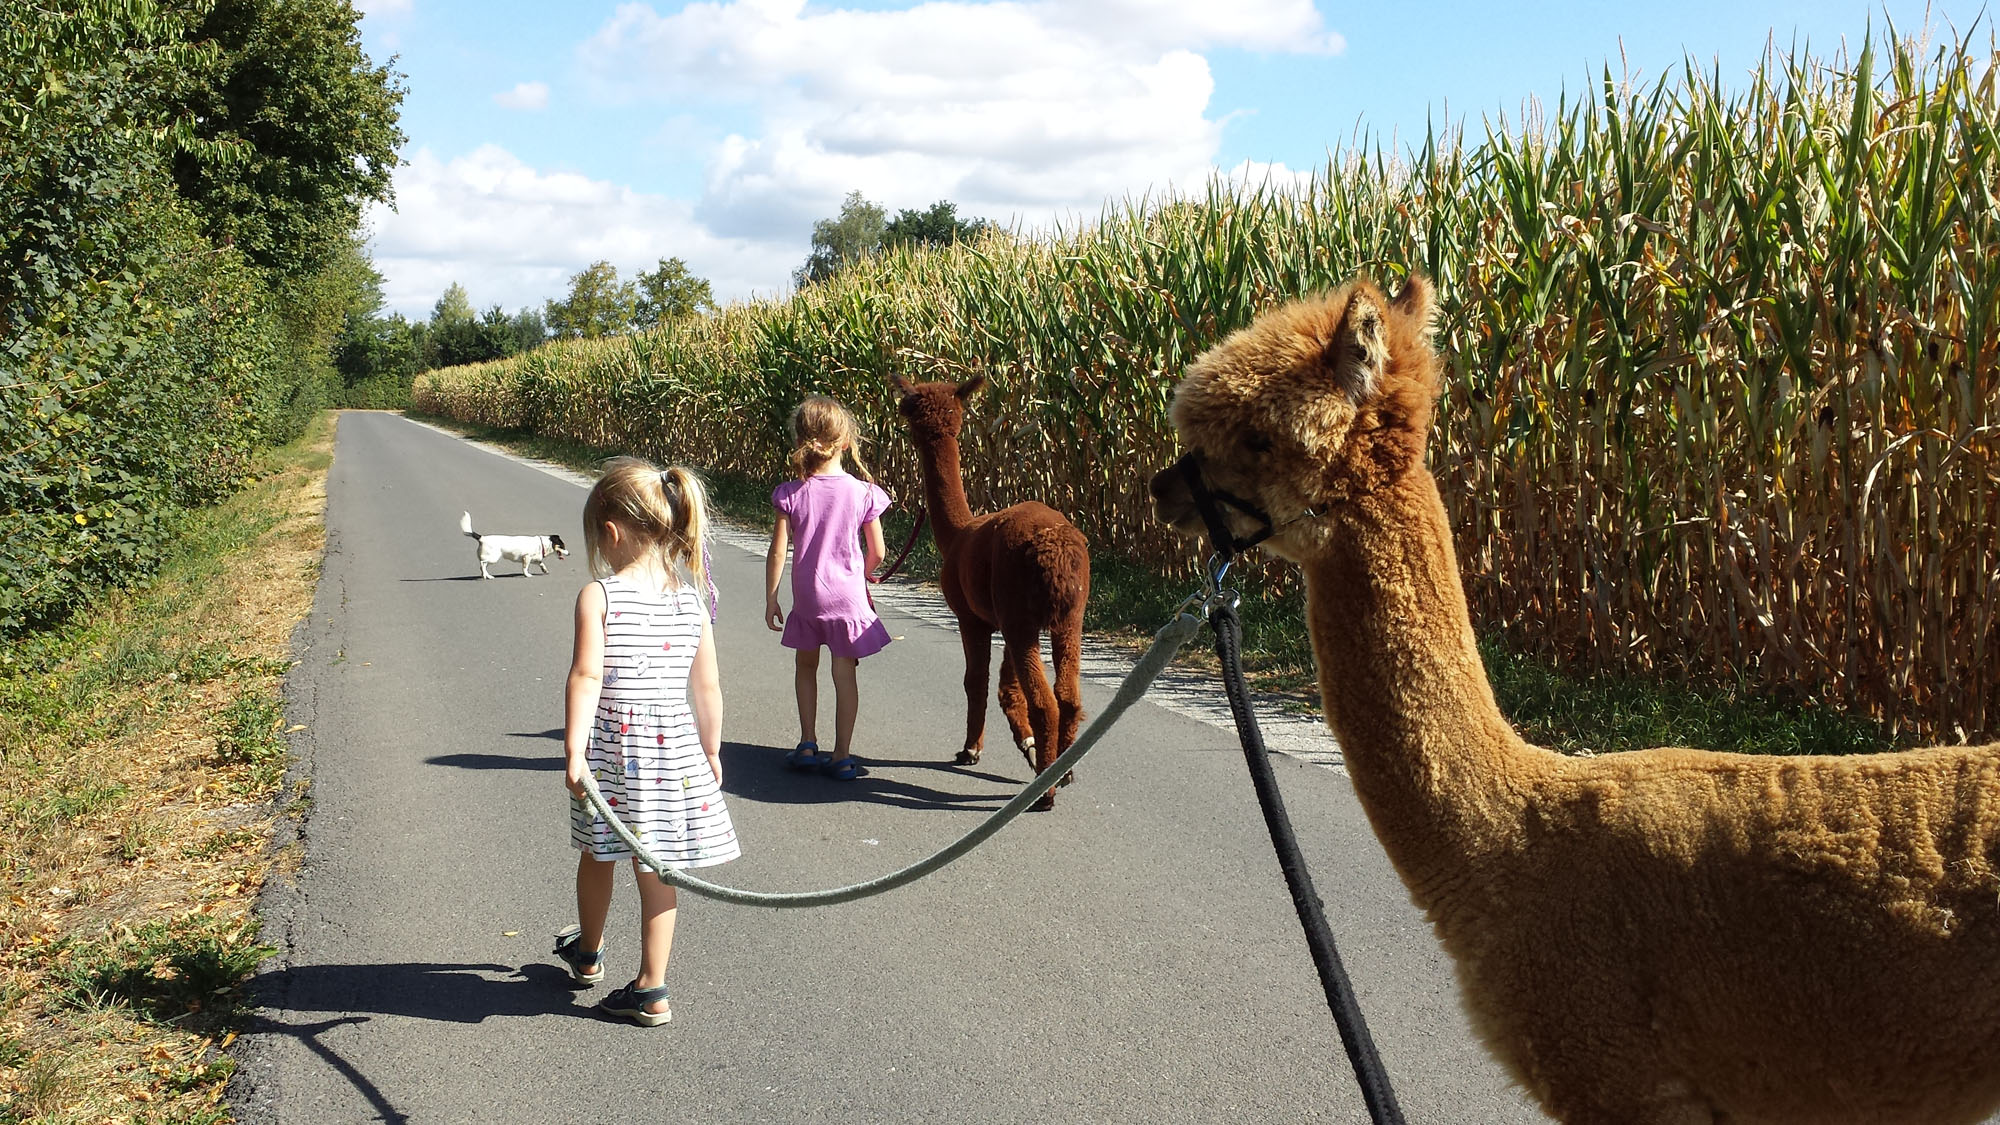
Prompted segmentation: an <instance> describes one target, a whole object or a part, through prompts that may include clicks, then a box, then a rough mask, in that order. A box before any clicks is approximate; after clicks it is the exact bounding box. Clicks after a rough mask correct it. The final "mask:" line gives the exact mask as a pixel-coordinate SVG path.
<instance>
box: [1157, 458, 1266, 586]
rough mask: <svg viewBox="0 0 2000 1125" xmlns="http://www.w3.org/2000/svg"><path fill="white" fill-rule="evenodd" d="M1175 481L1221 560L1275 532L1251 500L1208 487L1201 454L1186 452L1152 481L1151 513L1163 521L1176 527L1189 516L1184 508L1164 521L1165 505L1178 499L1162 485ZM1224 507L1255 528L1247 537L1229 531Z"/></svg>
mask: <svg viewBox="0 0 2000 1125" xmlns="http://www.w3.org/2000/svg"><path fill="white" fill-rule="evenodd" d="M1175 481H1178V483H1179V484H1180V485H1181V486H1182V487H1183V488H1185V489H1186V492H1187V497H1186V500H1185V503H1186V505H1187V506H1188V507H1189V508H1192V509H1193V513H1194V514H1196V515H1199V516H1200V517H1201V522H1202V526H1203V527H1205V528H1207V529H1208V540H1209V545H1210V546H1211V547H1212V548H1213V549H1214V551H1215V554H1216V555H1217V556H1218V557H1219V558H1222V559H1224V560H1228V559H1231V558H1234V557H1236V556H1237V555H1240V554H1242V553H1243V552H1245V551H1248V550H1249V549H1250V548H1252V547H1255V546H1256V545H1257V544H1259V543H1262V542H1263V541H1264V540H1266V539H1269V538H1270V537H1271V533H1272V532H1274V531H1276V530H1277V525H1275V524H1274V523H1272V522H1271V517H1270V515H1269V514H1267V513H1266V512H1265V511H1264V509H1262V508H1260V507H1258V506H1257V505H1256V504H1255V503H1253V502H1252V501H1249V500H1245V499H1244V498H1243V497H1241V496H1238V495H1236V494H1235V493H1233V492H1229V491H1226V490H1224V489H1220V488H1211V487H1209V484H1208V480H1207V478H1205V477H1204V476H1203V475H1202V471H1201V454H1200V453H1198V452H1189V453H1188V454H1187V455H1186V456H1184V457H1182V458H1181V459H1180V460H1178V461H1176V462H1174V463H1173V464H1172V465H1170V466H1168V467H1167V468H1165V469H1163V470H1161V471H1160V473H1159V475H1157V476H1155V477H1154V478H1153V485H1152V492H1153V506H1154V510H1155V511H1156V512H1157V513H1159V515H1160V517H1161V518H1162V519H1166V520H1167V522H1168V523H1171V524H1173V525H1174V526H1176V527H1178V526H1181V525H1182V524H1183V523H1185V522H1186V520H1187V516H1188V514H1189V513H1188V512H1187V511H1186V510H1185V509H1184V510H1182V511H1180V512H1179V513H1178V518H1168V509H1167V504H1168V503H1169V501H1170V499H1171V500H1178V499H1180V498H1178V497H1169V496H1168V495H1167V493H1166V492H1165V490H1164V489H1163V487H1162V486H1163V485H1170V484H1171V483H1173V482H1175ZM1225 507H1229V508H1234V509H1236V510H1237V511H1238V512H1240V513H1242V514H1243V515H1244V516H1246V517H1248V518H1250V519H1252V520H1255V521H1256V523H1257V525H1258V526H1257V529H1256V530H1255V531H1252V532H1251V533H1250V535H1249V536H1248V537H1247V538H1246V537H1244V536H1240V535H1237V534H1236V533H1235V532H1234V531H1231V530H1230V528H1229V514H1228V512H1226V511H1224V508H1225Z"/></svg>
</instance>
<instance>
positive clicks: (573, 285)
mask: <svg viewBox="0 0 2000 1125" xmlns="http://www.w3.org/2000/svg"><path fill="white" fill-rule="evenodd" d="M638 303H639V292H638V289H637V287H636V286H634V285H633V284H632V283H631V282H629V281H619V280H618V269H617V267H616V266H613V265H612V264H611V263H610V262H603V261H599V262H592V263H591V264H590V265H589V266H586V267H585V268H584V269H583V270H581V271H579V272H577V273H574V274H571V275H570V279H569V296H568V297H567V298H565V299H563V300H560V301H550V302H549V303H548V305H547V307H546V308H545V309H544V310H543V313H542V315H543V317H544V318H545V319H546V320H547V322H548V326H549V335H550V336H552V337H554V338H555V339H558V340H561V339H566V338H568V339H575V338H582V339H595V338H596V337H599V336H615V335H617V334H618V333H620V332H624V331H627V330H629V329H630V328H631V327H632V316H633V312H634V310H635V309H636V308H637V306H638Z"/></svg>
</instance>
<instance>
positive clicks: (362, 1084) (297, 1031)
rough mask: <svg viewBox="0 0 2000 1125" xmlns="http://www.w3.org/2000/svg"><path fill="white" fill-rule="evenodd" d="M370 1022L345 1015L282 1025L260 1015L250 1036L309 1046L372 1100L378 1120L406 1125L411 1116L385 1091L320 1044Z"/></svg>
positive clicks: (364, 1017) (341, 1056)
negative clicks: (325, 1035)
mask: <svg viewBox="0 0 2000 1125" xmlns="http://www.w3.org/2000/svg"><path fill="white" fill-rule="evenodd" d="M367 1022H368V1017H367V1016H345V1017H342V1018H340V1019H333V1020H321V1021H319V1022H318V1023H282V1022H280V1021H278V1020H274V1019H270V1018H268V1017H261V1016H260V1017H258V1019H257V1020H256V1021H255V1022H254V1023H253V1024H252V1025H251V1026H250V1029H249V1033H250V1034H251V1035H284V1036H288V1037H290V1038H293V1039H296V1040H298V1041H299V1042H301V1043H303V1044H305V1045H306V1048H307V1049H308V1050H310V1051H311V1052H312V1053H313V1054H315V1055H318V1056H319V1057H320V1059H321V1060H322V1061H323V1062H325V1063H326V1065H328V1066H330V1067H332V1068H333V1069H334V1071H335V1073H337V1074H339V1075H340V1076H341V1077H342V1078H345V1079H346V1080H347V1082H348V1085H350V1086H353V1087H354V1089H355V1091H356V1092H357V1093H359V1094H360V1095H361V1096H362V1097H364V1098H367V1099H368V1104H369V1105H371V1106H374V1107H375V1120H377V1121H387V1122H390V1123H391V1125H406V1123H407V1122H408V1121H409V1120H410V1115H409V1114H407V1113H404V1112H403V1111H402V1110H399V1109H397V1108H396V1107H395V1105H394V1104H393V1103H392V1102H390V1101H389V1098H388V1096H387V1095H385V1094H384V1093H382V1088H381V1087H379V1086H377V1085H375V1083H373V1082H371V1081H369V1080H368V1076H367V1075H365V1074H363V1073H361V1071H360V1069H359V1068H357V1067H356V1066H355V1065H354V1064H353V1063H351V1062H348V1061H347V1059H346V1057H345V1056H343V1055H342V1054H341V1053H340V1052H339V1051H336V1050H334V1049H333V1048H332V1047H329V1046H327V1045H326V1044H324V1043H322V1042H320V1041H319V1037H320V1033H321V1032H324V1031H331V1030H332V1029H334V1028H336V1027H345V1026H347V1025H348V1024H356V1023H367Z"/></svg>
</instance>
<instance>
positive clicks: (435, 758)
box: [424, 754, 563, 771]
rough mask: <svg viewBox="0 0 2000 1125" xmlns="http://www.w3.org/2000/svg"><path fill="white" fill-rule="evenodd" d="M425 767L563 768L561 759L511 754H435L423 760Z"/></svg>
mask: <svg viewBox="0 0 2000 1125" xmlns="http://www.w3.org/2000/svg"><path fill="white" fill-rule="evenodd" d="M424 764H425V765H427V766H450V767H452V768H453V769H461V770H551V771H560V770H561V769H562V768H563V762H562V759H561V758H557V757H549V756H544V757H540V758H517V757H515V756H514V755H512V754H435V755H432V756H431V757H428V758H425V759H424Z"/></svg>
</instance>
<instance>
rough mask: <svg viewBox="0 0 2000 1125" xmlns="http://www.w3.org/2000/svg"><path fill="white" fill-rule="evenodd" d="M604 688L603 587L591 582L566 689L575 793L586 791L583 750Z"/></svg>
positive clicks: (579, 608)
mask: <svg viewBox="0 0 2000 1125" xmlns="http://www.w3.org/2000/svg"><path fill="white" fill-rule="evenodd" d="M603 690H604V587H602V586H600V585H598V584H597V583H595V582H592V583H590V584H589V585H587V586H585V587H584V588H583V590H582V592H580V593H578V594H577V596H576V644H575V647H574V649H573V650H572V652H571V654H570V660H569V682H568V684H567V685H566V687H565V688H564V691H563V702H564V708H563V784H564V785H566V786H567V787H568V788H569V791H570V794H571V795H572V796H576V797H581V796H583V793H584V789H583V778H584V775H585V774H587V773H589V772H590V764H589V761H588V760H587V759H586V758H585V756H584V751H585V750H586V749H588V748H589V746H590V727H591V724H592V722H594V721H595V720H596V718H597V697H598V694H599V693H600V692H602V691H603Z"/></svg>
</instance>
